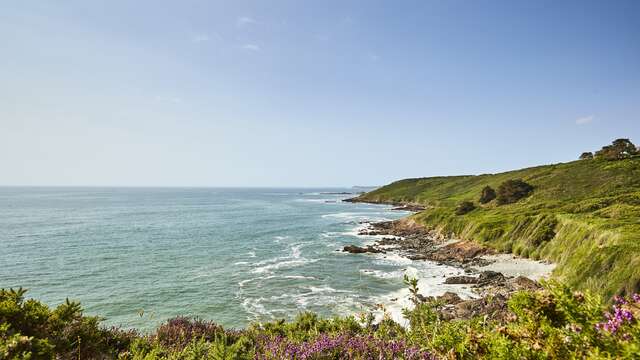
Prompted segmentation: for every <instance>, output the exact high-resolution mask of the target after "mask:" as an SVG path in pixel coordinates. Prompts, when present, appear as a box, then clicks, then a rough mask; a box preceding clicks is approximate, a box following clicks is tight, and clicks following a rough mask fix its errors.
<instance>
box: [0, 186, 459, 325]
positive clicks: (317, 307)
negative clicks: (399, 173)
mask: <svg viewBox="0 0 640 360" xmlns="http://www.w3.org/2000/svg"><path fill="white" fill-rule="evenodd" d="M352 191H353V189H335V188H331V189H284V188H277V189H268V188H251V189H240V188H238V189H234V188H64V187H60V188H18V187H0V287H2V288H9V287H14V288H15V287H24V288H27V289H28V293H27V296H28V297H33V298H37V299H39V300H42V301H44V302H46V303H47V304H49V305H50V306H55V305H57V304H59V303H61V302H63V301H64V300H65V299H66V298H69V299H72V300H78V301H81V303H82V305H83V307H84V309H85V313H86V314H90V315H100V316H102V317H104V319H105V320H104V322H103V323H104V324H105V325H117V326H122V327H125V328H132V327H135V328H138V329H140V330H142V331H150V330H152V329H153V328H154V327H156V326H157V325H158V324H159V323H161V322H162V321H164V320H166V319H168V318H170V317H173V316H178V315H182V316H191V317H199V318H203V319H208V320H213V321H216V322H217V323H219V324H221V325H224V326H225V327H233V328H241V327H244V326H246V325H247V324H249V323H250V322H252V321H268V320H272V319H278V318H285V319H291V318H293V317H295V316H296V314H298V313H300V312H302V311H314V312H317V313H319V314H320V315H322V316H334V315H348V314H358V313H361V312H366V311H370V310H372V309H373V308H374V307H375V306H376V304H384V305H385V306H386V308H387V311H388V312H390V313H392V314H393V317H394V318H398V319H399V318H401V309H402V307H404V306H407V304H408V300H407V299H406V295H407V291H406V289H405V286H404V285H403V281H402V277H403V275H404V274H409V275H411V276H414V277H419V278H420V279H421V282H420V287H421V292H422V293H424V294H426V295H439V294H441V293H443V292H444V291H447V290H455V291H457V292H459V293H463V294H464V292H465V291H466V290H465V289H464V288H461V287H460V286H457V287H455V286H454V287H455V288H452V286H451V285H444V284H442V283H443V281H444V279H445V276H450V275H459V274H461V270H460V269H456V268H451V267H448V266H441V265H437V264H434V263H431V262H426V261H411V260H409V259H406V258H403V257H400V256H398V255H394V254H390V253H388V254H361V255H354V254H348V253H344V252H342V251H339V250H341V249H342V247H343V246H345V245H348V244H356V245H363V244H367V243H371V242H372V241H373V240H375V237H372V236H360V235H358V230H359V229H361V228H362V227H363V226H365V225H363V224H362V222H363V221H382V220H393V219H398V218H401V217H404V216H406V215H408V214H409V213H407V212H402V211H394V210H391V208H390V207H389V206H385V205H373V204H358V203H356V204H354V203H346V202H342V201H341V200H343V199H345V198H347V197H350V196H354V195H345V194H339V193H341V192H352Z"/></svg>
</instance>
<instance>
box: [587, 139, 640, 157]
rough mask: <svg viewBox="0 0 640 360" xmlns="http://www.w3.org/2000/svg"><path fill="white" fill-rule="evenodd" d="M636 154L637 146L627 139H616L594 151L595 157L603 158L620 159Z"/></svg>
mask: <svg viewBox="0 0 640 360" xmlns="http://www.w3.org/2000/svg"><path fill="white" fill-rule="evenodd" d="M637 154H638V148H636V146H635V145H634V144H633V143H632V142H631V140H629V139H616V140H614V141H613V142H612V143H611V145H607V146H603V147H602V149H600V150H598V151H596V154H595V157H596V158H599V159H605V160H622V159H626V158H629V157H631V156H633V155H637Z"/></svg>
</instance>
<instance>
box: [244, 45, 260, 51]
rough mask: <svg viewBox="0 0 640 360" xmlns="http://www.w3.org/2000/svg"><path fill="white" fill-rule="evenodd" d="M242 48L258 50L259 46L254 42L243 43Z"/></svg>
mask: <svg viewBox="0 0 640 360" xmlns="http://www.w3.org/2000/svg"><path fill="white" fill-rule="evenodd" d="M242 48H243V49H244V50H247V51H260V46H258V45H256V44H244V45H242Z"/></svg>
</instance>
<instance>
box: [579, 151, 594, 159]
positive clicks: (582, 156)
mask: <svg viewBox="0 0 640 360" xmlns="http://www.w3.org/2000/svg"><path fill="white" fill-rule="evenodd" d="M590 159H593V153H592V152H591V151H587V152H583V153H582V154H580V160H590Z"/></svg>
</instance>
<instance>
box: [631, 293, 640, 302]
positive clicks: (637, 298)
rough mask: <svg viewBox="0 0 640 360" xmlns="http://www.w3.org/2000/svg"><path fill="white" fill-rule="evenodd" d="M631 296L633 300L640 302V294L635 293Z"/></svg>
mask: <svg viewBox="0 0 640 360" xmlns="http://www.w3.org/2000/svg"><path fill="white" fill-rule="evenodd" d="M631 298H632V299H633V301H635V302H637V303H640V294H633V296H631Z"/></svg>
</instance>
